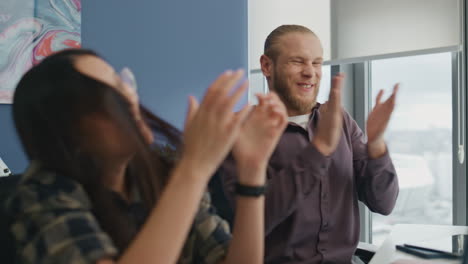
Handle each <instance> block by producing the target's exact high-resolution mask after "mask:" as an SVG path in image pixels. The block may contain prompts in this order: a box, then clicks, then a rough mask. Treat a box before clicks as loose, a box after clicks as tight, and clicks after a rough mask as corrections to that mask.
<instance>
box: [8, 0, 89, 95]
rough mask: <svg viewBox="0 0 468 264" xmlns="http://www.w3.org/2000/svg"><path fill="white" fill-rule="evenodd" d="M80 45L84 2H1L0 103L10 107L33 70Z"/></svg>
mask: <svg viewBox="0 0 468 264" xmlns="http://www.w3.org/2000/svg"><path fill="white" fill-rule="evenodd" d="M80 43H81V0H1V1H0V103H11V101H12V98H13V93H14V89H15V87H16V85H17V83H18V81H19V79H20V78H21V76H22V75H23V74H24V73H25V72H26V71H27V70H28V69H29V68H31V66H33V65H36V64H37V63H39V62H40V61H41V60H42V59H43V58H45V57H46V56H48V55H50V54H52V53H54V52H56V51H59V50H62V49H66V48H77V47H80Z"/></svg>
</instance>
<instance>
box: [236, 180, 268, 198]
mask: <svg viewBox="0 0 468 264" xmlns="http://www.w3.org/2000/svg"><path fill="white" fill-rule="evenodd" d="M266 187H267V186H266V184H265V185H260V186H249V185H244V184H240V183H236V194H237V195H240V196H248V197H259V196H262V195H264V194H265V191H266Z"/></svg>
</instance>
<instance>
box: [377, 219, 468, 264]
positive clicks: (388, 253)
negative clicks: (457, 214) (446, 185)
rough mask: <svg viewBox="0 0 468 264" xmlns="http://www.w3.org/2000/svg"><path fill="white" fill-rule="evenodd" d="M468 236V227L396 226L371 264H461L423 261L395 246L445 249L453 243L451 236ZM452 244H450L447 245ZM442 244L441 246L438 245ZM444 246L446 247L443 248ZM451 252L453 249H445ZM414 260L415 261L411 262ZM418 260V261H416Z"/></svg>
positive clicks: (445, 261)
mask: <svg viewBox="0 0 468 264" xmlns="http://www.w3.org/2000/svg"><path fill="white" fill-rule="evenodd" d="M458 234H468V227H467V226H444V225H395V227H394V228H393V230H392V232H391V233H390V235H389V236H388V237H387V239H385V241H384V243H383V244H382V246H380V248H379V249H378V250H377V252H376V253H375V255H374V257H373V258H372V260H371V262H370V264H384V263H393V262H395V261H397V260H398V261H400V260H401V262H397V263H402V264H403V263H408V264H410V263H460V261H454V260H441V259H436V260H423V259H421V258H417V257H414V256H412V255H409V254H406V253H403V252H400V251H397V250H396V249H395V245H399V244H403V243H408V244H416V245H422V246H427V247H432V246H433V247H436V248H438V249H445V248H443V247H444V246H447V245H449V244H450V243H451V239H452V238H451V236H452V235H458ZM447 242H450V243H447ZM437 243H440V245H437ZM442 244H443V245H444V246H442ZM445 250H451V249H445ZM409 260H413V261H409ZM414 260H418V261H416V262H415V261H414Z"/></svg>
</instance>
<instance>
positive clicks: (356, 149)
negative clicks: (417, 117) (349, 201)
mask: <svg viewBox="0 0 468 264" xmlns="http://www.w3.org/2000/svg"><path fill="white" fill-rule="evenodd" d="M345 117H346V122H347V123H348V126H349V127H350V131H351V137H352V147H353V166H354V173H355V176H356V183H357V190H358V195H359V200H360V201H362V202H363V203H365V204H366V205H367V207H369V209H370V210H371V211H373V212H375V213H379V214H383V215H388V214H390V213H391V212H392V210H393V208H394V207H395V203H396V200H397V197H398V192H399V185H398V177H397V174H396V171H395V168H394V166H393V162H392V159H391V158H390V154H389V153H388V151H387V152H386V153H385V154H384V155H383V156H381V157H379V158H377V159H371V158H370V157H369V155H368V152H367V138H366V136H365V135H364V133H363V132H362V130H361V129H360V128H359V127H358V125H357V124H356V122H355V121H354V120H352V119H351V118H350V117H349V116H348V115H346V116H345Z"/></svg>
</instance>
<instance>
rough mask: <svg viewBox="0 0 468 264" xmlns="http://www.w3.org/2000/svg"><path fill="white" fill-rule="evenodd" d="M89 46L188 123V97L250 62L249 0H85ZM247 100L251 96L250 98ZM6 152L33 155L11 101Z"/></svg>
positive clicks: (148, 101) (3, 122) (15, 163)
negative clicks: (22, 140) (19, 133)
mask: <svg viewBox="0 0 468 264" xmlns="http://www.w3.org/2000/svg"><path fill="white" fill-rule="evenodd" d="M82 4H83V10H82V41H83V47H86V48H92V49H95V50H96V51H98V52H99V53H100V54H101V55H103V56H104V57H105V58H106V59H107V60H108V61H109V62H110V63H111V64H112V65H114V66H115V67H116V68H117V69H119V68H121V67H123V66H128V67H130V68H131V69H132V70H133V71H134V72H135V75H136V77H137V81H138V85H139V90H138V92H139V94H140V97H141V100H142V102H143V104H145V105H146V106H147V107H149V108H150V109H151V110H152V111H154V112H155V113H156V114H158V115H159V116H161V117H163V118H165V119H166V120H168V121H169V122H170V123H172V124H174V125H175V126H177V127H179V128H181V127H182V125H183V121H184V118H185V111H186V108H187V96H188V95H195V96H197V97H198V98H201V97H202V95H203V92H204V90H205V89H206V87H208V85H209V84H210V83H211V82H212V81H213V80H214V79H215V78H216V76H217V75H218V74H219V73H221V72H223V71H224V70H225V69H227V68H233V69H236V68H239V67H243V68H246V67H247V35H248V34H247V0H235V1H225V0H203V1H193V0H187V1H180V0H169V1H128V0H98V1H94V0H89V1H87V0H83V3H82ZM246 101H247V96H245V97H244V100H243V102H244V103H245V102H246ZM0 157H1V158H2V159H3V160H4V161H5V162H6V164H7V165H8V166H9V167H10V169H11V170H12V171H13V172H22V171H23V170H24V169H25V167H26V165H27V161H26V158H25V155H24V154H23V152H22V150H21V148H20V144H19V141H18V139H17V137H16V134H15V131H14V127H13V123H12V119H11V106H10V105H0Z"/></svg>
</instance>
